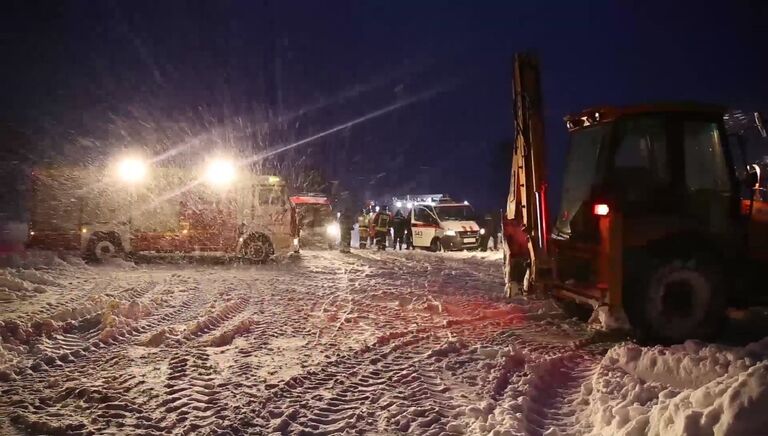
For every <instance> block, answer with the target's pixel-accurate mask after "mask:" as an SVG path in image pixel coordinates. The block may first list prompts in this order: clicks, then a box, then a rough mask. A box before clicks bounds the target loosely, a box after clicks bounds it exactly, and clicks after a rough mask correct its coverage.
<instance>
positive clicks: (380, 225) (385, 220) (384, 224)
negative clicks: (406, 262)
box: [373, 206, 392, 250]
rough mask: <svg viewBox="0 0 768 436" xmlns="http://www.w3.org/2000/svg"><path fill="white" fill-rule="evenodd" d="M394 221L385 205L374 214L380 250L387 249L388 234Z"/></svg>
mask: <svg viewBox="0 0 768 436" xmlns="http://www.w3.org/2000/svg"><path fill="white" fill-rule="evenodd" d="M391 221H392V216H391V215H390V214H389V210H388V209H387V206H384V207H383V208H381V209H380V210H379V212H376V215H374V216H373V228H374V230H375V232H376V233H375V236H376V248H378V249H379V250H386V249H387V235H388V234H389V228H390V224H391Z"/></svg>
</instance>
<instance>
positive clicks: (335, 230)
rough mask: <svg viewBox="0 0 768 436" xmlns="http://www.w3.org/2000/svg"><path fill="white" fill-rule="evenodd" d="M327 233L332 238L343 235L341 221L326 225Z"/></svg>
mask: <svg viewBox="0 0 768 436" xmlns="http://www.w3.org/2000/svg"><path fill="white" fill-rule="evenodd" d="M325 233H326V234H327V235H328V236H330V237H331V238H337V237H339V236H340V235H341V227H340V226H339V223H332V224H328V225H327V226H326V227H325Z"/></svg>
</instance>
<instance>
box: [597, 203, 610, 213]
mask: <svg viewBox="0 0 768 436" xmlns="http://www.w3.org/2000/svg"><path fill="white" fill-rule="evenodd" d="M610 212H611V208H610V207H608V205H607V204H603V203H598V204H596V205H594V206H592V213H594V214H595V215H597V216H607V215H608V214H609V213H610Z"/></svg>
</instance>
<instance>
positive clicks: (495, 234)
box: [486, 210, 504, 251]
mask: <svg viewBox="0 0 768 436" xmlns="http://www.w3.org/2000/svg"><path fill="white" fill-rule="evenodd" d="M503 213H504V212H503V211H502V210H497V211H496V213H494V214H491V222H490V225H489V226H488V227H489V228H488V229H487V230H486V234H487V235H488V236H489V237H490V238H492V239H493V249H494V251H495V250H498V249H499V234H500V233H501V214H503Z"/></svg>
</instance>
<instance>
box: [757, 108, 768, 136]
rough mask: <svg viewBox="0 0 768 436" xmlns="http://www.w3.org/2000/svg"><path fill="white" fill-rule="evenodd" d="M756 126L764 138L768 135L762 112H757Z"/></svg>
mask: <svg viewBox="0 0 768 436" xmlns="http://www.w3.org/2000/svg"><path fill="white" fill-rule="evenodd" d="M754 116H755V126H756V127H757V130H758V131H759V132H760V136H762V137H763V138H765V137H768V133H767V132H766V131H765V120H764V119H763V116H762V115H760V112H755V114H754Z"/></svg>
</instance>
